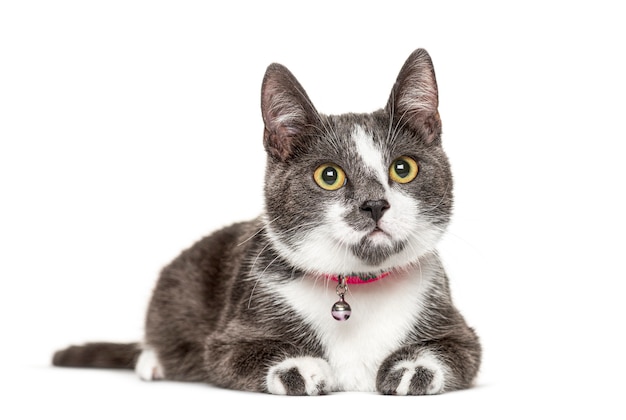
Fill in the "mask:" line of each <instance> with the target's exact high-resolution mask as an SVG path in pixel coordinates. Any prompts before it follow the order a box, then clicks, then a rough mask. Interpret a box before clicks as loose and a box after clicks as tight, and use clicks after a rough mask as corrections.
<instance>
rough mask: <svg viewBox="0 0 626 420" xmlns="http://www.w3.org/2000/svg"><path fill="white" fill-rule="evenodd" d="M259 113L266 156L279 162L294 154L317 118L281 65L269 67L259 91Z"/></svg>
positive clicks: (299, 87)
mask: <svg viewBox="0 0 626 420" xmlns="http://www.w3.org/2000/svg"><path fill="white" fill-rule="evenodd" d="M261 111H262V114H263V122H264V124H265V132H264V136H263V144H264V145H265V149H266V150H267V152H268V153H269V154H270V155H272V156H273V157H276V158H278V159H279V160H281V161H284V160H286V159H288V158H289V157H290V156H292V155H293V153H294V152H295V151H296V150H297V146H298V143H299V142H301V141H303V140H304V138H305V136H306V135H307V134H308V133H309V132H310V130H311V129H312V127H313V126H314V125H315V123H316V120H317V118H318V114H317V111H316V110H315V108H314V107H313V104H312V103H311V100H310V99H309V97H308V96H307V94H306V92H305V91H304V89H303V88H302V86H301V85H300V83H299V82H298V80H296V78H295V77H294V75H293V74H291V72H290V71H289V70H288V69H287V68H286V67H285V66H283V65H280V64H271V65H270V66H269V67H268V68H267V71H266V72H265V77H264V78H263V86H262V89H261Z"/></svg>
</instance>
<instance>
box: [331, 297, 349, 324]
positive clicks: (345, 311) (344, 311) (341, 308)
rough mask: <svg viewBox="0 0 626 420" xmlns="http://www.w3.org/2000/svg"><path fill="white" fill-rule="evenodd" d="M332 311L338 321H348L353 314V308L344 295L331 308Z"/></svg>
mask: <svg viewBox="0 0 626 420" xmlns="http://www.w3.org/2000/svg"><path fill="white" fill-rule="evenodd" d="M330 313H331V314H332V315H333V318H335V319H336V320H337V321H347V320H348V318H350V315H351V314H352V309H351V308H350V305H349V304H348V302H346V301H345V300H344V298H343V296H339V300H338V301H337V302H335V304H334V305H333V307H332V308H331V310H330Z"/></svg>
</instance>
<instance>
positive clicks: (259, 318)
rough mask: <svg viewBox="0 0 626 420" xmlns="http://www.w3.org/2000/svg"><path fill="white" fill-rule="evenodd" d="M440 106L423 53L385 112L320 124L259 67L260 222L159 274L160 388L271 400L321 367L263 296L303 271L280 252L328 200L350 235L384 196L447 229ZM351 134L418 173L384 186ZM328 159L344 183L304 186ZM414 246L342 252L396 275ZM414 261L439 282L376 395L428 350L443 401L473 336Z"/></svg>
mask: <svg viewBox="0 0 626 420" xmlns="http://www.w3.org/2000/svg"><path fill="white" fill-rule="evenodd" d="M437 101H438V99H437V86H436V82H435V76H434V70H433V68H432V63H431V61H430V57H429V56H428V54H427V53H426V52H425V51H424V50H417V51H415V52H414V53H413V54H412V55H411V56H410V57H409V59H408V60H407V62H406V64H405V66H404V67H403V68H402V70H401V71H400V74H399V76H398V80H397V82H396V84H395V85H394V87H393V89H392V93H391V95H390V98H389V101H388V103H387V105H386V107H385V108H384V109H381V110H378V111H375V112H373V113H371V114H345V115H338V116H326V115H323V114H320V113H318V112H317V110H316V109H315V108H314V107H313V105H312V103H311V101H310V100H309V98H308V96H307V95H306V93H305V91H304V89H303V88H302V86H301V85H300V84H299V83H298V81H297V80H296V79H295V77H294V76H293V75H292V74H291V73H290V72H289V70H287V69H286V68H285V67H283V66H281V65H278V64H272V65H271V66H269V67H268V69H267V72H266V75H265V78H264V81H263V88H262V100H261V103H262V115H263V120H264V123H265V132H264V145H265V149H266V151H267V169H266V183H265V197H266V205H265V212H264V214H263V215H262V216H261V217H259V218H258V219H255V220H252V221H249V222H244V223H238V224H234V225H232V226H229V227H226V228H224V229H222V230H219V231H217V232H215V233H213V234H211V235H210V236H207V237H205V238H204V239H202V240H200V241H199V242H198V243H196V244H194V245H193V246H192V247H190V248H189V249H187V250H186V251H184V252H183V253H182V254H181V255H180V256H179V257H178V258H176V259H175V260H174V261H173V262H172V263H171V264H170V265H168V266H167V267H165V268H164V269H163V271H162V273H161V276H160V278H159V280H158V283H157V286H156V288H155V290H154V293H153V296H152V300H151V302H150V306H149V310H148V314H147V318H146V334H145V341H144V343H143V345H144V346H148V347H150V348H152V349H154V351H155V352H156V354H157V355H158V359H159V361H160V363H161V365H162V368H163V372H164V375H165V378H166V379H171V380H180V381H202V382H207V383H211V384H215V385H218V386H222V387H227V388H232V389H239V390H249V391H260V392H268V391H269V388H268V382H267V376H268V370H269V369H270V368H271V367H272V366H276V365H277V364H278V363H280V362H282V361H284V360H285V359H289V358H298V357H305V356H306V357H313V358H319V359H322V360H326V357H327V354H328V351H329V349H327V348H325V347H324V344H323V342H322V341H321V340H320V338H319V335H318V334H319V332H318V331H316V329H315V327H314V326H313V325H311V324H309V323H307V322H306V321H305V320H304V319H302V318H301V317H299V316H298V315H297V314H296V313H295V311H294V310H293V308H292V307H291V306H290V305H291V304H290V302H286V301H284V300H283V299H282V298H280V297H279V296H277V295H276V293H274V292H273V291H274V290H276V287H282V286H281V285H287V284H290V283H291V282H295V281H301V280H302V278H303V276H305V275H306V274H307V272H308V271H309V270H310V269H309V268H308V267H306V266H305V264H302V265H301V264H298V263H297V262H294V259H293V256H290V255H289V253H285V250H289V252H293V254H294V255H297V254H298V251H299V249H300V248H301V247H302V246H303V243H306V241H307V238H308V237H309V235H310V233H311V231H312V229H314V228H315V226H317V225H319V223H320V216H319V215H320V214H321V213H323V212H324V211H325V209H326V208H327V207H326V206H327V205H328V203H330V202H335V203H338V204H340V205H341V206H343V207H344V208H349V209H351V210H350V211H349V212H347V213H346V214H345V215H344V221H345V223H346V225H347V226H350V227H351V228H353V229H355V230H359V231H362V230H368V229H370V230H371V229H375V228H376V227H377V223H378V219H379V218H380V217H381V214H382V217H383V218H384V213H381V214H378V215H376V217H374V213H373V211H372V210H371V209H370V210H368V209H365V207H366V206H365V205H364V203H367V202H368V201H372V200H384V199H385V196H384V195H385V191H386V188H392V189H398V190H401V191H402V193H403V194H404V195H406V196H409V197H412V198H413V199H414V200H415V201H416V202H417V201H419V202H420V203H421V204H420V205H421V206H423V208H424V210H423V217H424V219H425V222H424V223H427V224H428V229H430V230H431V231H443V230H445V228H446V227H447V224H448V222H449V220H450V215H451V211H452V202H453V198H452V175H451V173H450V167H449V164H448V160H447V157H446V155H445V153H444V152H443V149H442V148H441V121H440V119H439V114H438V112H437V105H438V104H437ZM357 125H358V126H359V127H362V128H363V129H364V130H365V131H366V132H367V133H369V134H371V136H372V138H373V142H374V144H375V145H376V147H377V148H378V149H379V150H381V152H382V155H383V156H384V158H385V159H386V160H389V161H391V160H392V159H394V158H396V157H398V156H412V157H414V158H415V159H417V160H418V161H419V176H418V177H417V178H416V179H415V180H414V181H412V182H410V183H408V184H395V183H393V182H391V181H389V185H388V186H387V185H383V184H382V183H381V181H380V179H378V178H376V177H375V176H374V175H373V174H372V173H371V171H370V170H369V169H368V166H367V165H366V164H365V162H363V160H362V158H361V157H360V156H359V154H358V153H356V151H355V150H354V148H353V145H352V143H351V140H350V138H351V133H352V131H353V129H354V127H355V126H357ZM327 162H334V163H336V164H338V165H339V166H340V167H341V168H343V169H344V170H345V172H346V173H347V174H349V181H348V182H347V183H346V185H345V186H344V187H343V188H341V189H339V190H337V191H325V190H323V189H321V188H320V187H319V186H318V185H317V184H316V183H315V182H314V180H313V177H312V173H313V172H314V171H315V169H316V168H317V167H318V166H319V165H321V164H323V163H327ZM380 212H384V209H382V210H380ZM410 246H411V245H410V244H409V243H408V242H407V241H406V240H397V241H395V242H394V243H392V244H390V245H386V246H382V245H380V244H377V243H375V242H373V241H372V240H371V239H370V238H369V236H368V237H364V238H363V239H362V240H361V241H360V242H359V243H356V244H352V245H351V246H350V248H349V249H350V252H351V253H352V256H353V257H355V258H356V259H357V260H359V261H361V262H362V265H363V267H370V269H368V270H367V271H368V274H371V273H381V272H383V271H389V270H394V269H402V267H394V266H389V263H388V261H390V259H391V258H392V257H394V256H395V255H397V254H399V253H401V252H407V250H409V251H410V250H411V248H410ZM416 252H417V251H416ZM420 252H422V253H423V255H415V256H414V257H413V258H412V260H411V263H412V264H429V265H433V266H437V267H438V268H437V269H436V270H435V272H436V273H438V274H437V275H436V276H435V277H434V278H433V279H432V286H431V287H430V289H428V292H427V295H426V304H425V305H424V309H423V310H422V312H421V313H420V316H419V317H418V318H417V321H416V322H415V324H414V326H413V328H412V329H411V331H410V332H409V334H407V336H406V337H399V339H400V342H401V343H402V344H401V346H399V347H398V348H397V349H396V350H395V351H393V352H392V353H391V354H389V355H388V356H387V357H386V359H385V360H384V361H383V363H382V364H381V366H380V368H379V370H378V374H377V377H376V389H377V390H378V391H379V392H381V393H384V394H394V393H396V390H397V388H398V386H399V383H400V381H401V379H402V377H403V375H404V374H406V372H405V371H404V370H401V369H398V368H397V366H401V363H402V362H403V361H415V360H419V358H420V357H421V356H422V355H424V354H426V353H427V354H428V355H430V356H431V357H435V358H436V359H437V360H439V361H441V363H442V364H443V365H444V368H445V371H446V380H445V384H444V386H443V388H442V389H441V390H440V391H439V392H441V391H448V390H452V389H461V388H466V387H468V386H470V385H471V384H472V382H473V380H474V378H475V376H476V374H477V372H478V368H479V365H480V359H481V349H480V344H479V342H478V338H477V336H476V334H475V333H474V331H473V330H472V329H470V328H469V327H468V326H467V325H466V323H465V321H464V319H463V318H462V316H461V315H460V314H459V312H458V311H457V310H456V308H455V307H454V306H453V304H452V301H451V299H450V292H449V289H448V280H447V277H446V275H445V273H444V272H443V269H442V268H441V266H440V263H439V262H438V259H437V257H436V251H435V250H434V249H430V248H429V247H428V246H425V249H424V250H421V251H420ZM319 265H320V267H323V266H324V255H319ZM319 270H320V271H321V270H323V268H319ZM309 274H311V273H309ZM312 274H313V275H319V272H315V273H312ZM343 274H349V273H343ZM330 303H331V302H329V307H330ZM329 316H330V315H329ZM407 316H408V314H407ZM348 322H350V321H348ZM359 345H360V343H355V346H359ZM364 351H367V349H364ZM114 353H116V354H114ZM138 354H139V347H137V346H134V345H126V346H124V347H114V345H112V344H106V343H95V344H88V345H85V346H83V347H76V346H73V347H71V348H69V349H66V350H62V351H60V352H57V353H56V354H55V357H54V359H53V363H54V364H55V365H58V366H103V367H114V366H115V367H125V368H128V367H132V365H133V364H134V363H135V361H136V360H137V357H138ZM116 361H119V363H118V364H116ZM399 364H400V365H399ZM410 374H411V375H413V376H412V377H411V380H410V383H409V385H408V388H407V389H408V391H407V393H409V394H424V393H427V392H428V390H429V389H430V388H431V385H432V383H431V382H433V381H434V379H433V378H434V377H435V372H433V371H431V370H430V369H429V367H428V366H418V367H417V368H415V370H414V372H411V373H410ZM276 377H277V378H278V380H279V381H280V382H281V383H282V385H283V387H284V389H285V391H286V393H287V394H295V395H301V394H306V393H310V394H323V393H326V392H330V391H333V390H334V389H331V388H330V387H331V381H328V382H327V381H325V380H320V381H319V383H318V385H316V387H315V389H314V390H313V391H310V392H307V388H306V380H305V378H304V377H303V376H301V372H300V371H299V370H298V368H295V367H292V368H289V369H288V370H285V371H281V372H278V374H277V375H276Z"/></svg>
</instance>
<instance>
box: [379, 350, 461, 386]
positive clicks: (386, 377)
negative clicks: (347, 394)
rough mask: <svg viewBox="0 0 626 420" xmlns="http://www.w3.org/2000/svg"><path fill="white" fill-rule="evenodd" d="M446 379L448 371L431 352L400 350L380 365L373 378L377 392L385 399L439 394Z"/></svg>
mask: <svg viewBox="0 0 626 420" xmlns="http://www.w3.org/2000/svg"><path fill="white" fill-rule="evenodd" d="M402 353H405V354H402ZM406 353H412V354H406ZM448 375H449V369H448V367H447V366H446V365H445V363H444V362H443V361H442V360H440V358H438V357H437V356H436V355H435V354H434V353H433V352H432V351H430V350H428V349H421V350H420V351H413V352H408V351H407V349H402V350H401V351H398V352H396V353H394V354H393V355H391V356H390V357H388V358H387V359H386V360H385V361H384V362H383V364H382V365H381V367H380V369H379V370H378V375H377V377H376V388H377V390H378V392H380V393H381V394H387V395H427V394H440V393H442V392H443V391H444V388H445V384H446V379H447V377H448Z"/></svg>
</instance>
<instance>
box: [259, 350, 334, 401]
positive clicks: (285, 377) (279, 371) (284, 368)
mask: <svg viewBox="0 0 626 420" xmlns="http://www.w3.org/2000/svg"><path fill="white" fill-rule="evenodd" d="M333 382H334V381H333V376H332V371H331V368H330V365H329V364H328V362H326V361H325V360H324V359H320V358H318V357H294V358H290V359H285V360H283V361H282V362H280V363H279V364H277V365H274V366H272V367H271V368H270V370H269V372H268V373H267V378H266V385H267V390H268V391H269V392H270V393H272V394H279V395H320V394H326V393H328V392H330V391H331V390H332V389H333V386H334V383H333Z"/></svg>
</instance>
